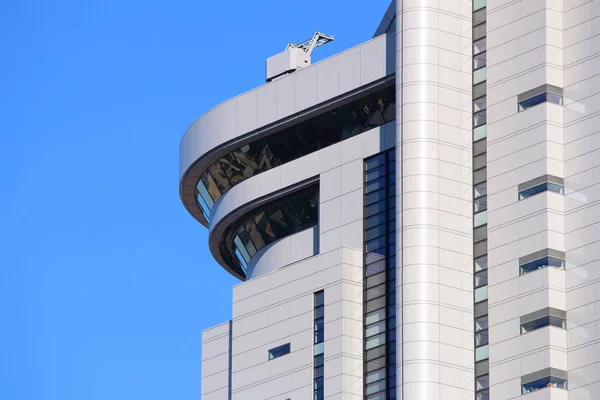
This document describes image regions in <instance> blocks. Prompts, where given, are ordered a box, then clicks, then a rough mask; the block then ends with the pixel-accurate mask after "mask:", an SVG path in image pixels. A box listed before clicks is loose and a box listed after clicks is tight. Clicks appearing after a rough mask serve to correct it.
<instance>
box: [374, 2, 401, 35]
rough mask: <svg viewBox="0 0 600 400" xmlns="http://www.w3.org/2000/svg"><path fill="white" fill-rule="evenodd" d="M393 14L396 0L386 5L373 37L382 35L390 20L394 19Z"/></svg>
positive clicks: (394, 14)
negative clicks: (386, 7)
mask: <svg viewBox="0 0 600 400" xmlns="http://www.w3.org/2000/svg"><path fill="white" fill-rule="evenodd" d="M395 16H396V0H392V2H391V3H390V5H389V6H388V9H387V11H386V12H385V14H384V15H383V18H382V19H381V22H380V23H379V26H378V27H377V30H376V31H375V34H374V35H373V37H377V36H379V35H383V34H384V33H385V32H386V31H387V29H388V27H389V26H390V24H391V23H392V20H393V19H394V17H395Z"/></svg>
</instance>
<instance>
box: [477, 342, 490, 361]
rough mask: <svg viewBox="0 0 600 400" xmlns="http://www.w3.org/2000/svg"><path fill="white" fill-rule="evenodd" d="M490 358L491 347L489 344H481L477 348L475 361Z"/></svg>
mask: <svg viewBox="0 0 600 400" xmlns="http://www.w3.org/2000/svg"><path fill="white" fill-rule="evenodd" d="M486 358H489V347H488V345H485V346H481V347H478V348H476V349H475V361H476V362H477V361H481V360H484V359H486Z"/></svg>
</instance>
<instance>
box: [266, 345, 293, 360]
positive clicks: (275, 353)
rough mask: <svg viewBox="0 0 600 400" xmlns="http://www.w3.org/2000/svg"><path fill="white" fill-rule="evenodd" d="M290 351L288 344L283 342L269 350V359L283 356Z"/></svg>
mask: <svg viewBox="0 0 600 400" xmlns="http://www.w3.org/2000/svg"><path fill="white" fill-rule="evenodd" d="M289 352H290V344H289V343H287V344H284V345H282V346H279V347H275V348H274V349H271V350H269V360H273V359H275V358H278V357H281V356H284V355H286V354H289Z"/></svg>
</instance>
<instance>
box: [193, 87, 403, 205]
mask: <svg viewBox="0 0 600 400" xmlns="http://www.w3.org/2000/svg"><path fill="white" fill-rule="evenodd" d="M395 96H396V90H395V87H394V86H391V87H387V88H384V89H381V90H380V91H378V92H376V93H374V94H372V95H368V96H365V97H362V98H360V99H357V100H355V101H353V102H351V103H349V104H345V105H342V106H340V107H338V108H337V109H334V110H330V111H327V112H325V113H323V114H321V115H318V116H315V117H314V118H312V119H309V120H307V121H304V122H301V123H299V124H296V125H294V126H291V127H289V128H286V129H284V130H282V131H280V132H277V133H275V134H273V135H270V136H268V137H265V138H262V139H258V140H256V141H254V142H252V143H250V144H247V145H244V146H242V147H241V148H239V149H236V150H234V151H232V152H230V153H228V154H226V155H225V156H223V157H221V158H220V159H219V160H217V161H216V162H214V163H213V164H212V165H211V166H210V167H209V168H208V169H207V170H206V171H205V172H204V174H203V175H202V176H201V179H200V181H199V182H198V185H199V186H198V188H197V189H196V196H197V197H198V198H201V199H202V201H200V200H199V201H198V204H199V205H200V206H202V207H203V212H204V213H205V214H206V215H208V214H210V209H211V208H212V206H213V204H214V202H215V201H216V200H217V199H218V198H219V197H221V195H222V194H223V193H225V192H226V191H228V190H229V189H231V187H233V186H235V185H237V184H238V183H240V182H242V181H244V180H245V179H248V178H250V177H252V176H255V175H257V174H260V173H261V172H264V171H267V170H269V169H271V168H274V167H277V166H279V165H282V164H285V163H287V162H290V161H293V160H295V159H298V158H300V157H303V156H305V155H307V154H310V153H312V152H315V151H317V150H320V149H322V148H325V147H327V146H330V145H332V144H334V143H338V142H340V141H342V140H345V139H348V138H351V137H353V136H356V135H358V134H360V133H362V132H365V131H367V130H370V129H373V128H376V127H378V126H381V125H383V124H385V123H387V122H390V121H393V120H394V118H395V108H396V107H395ZM200 186H203V187H200ZM206 207H207V208H208V209H205V208H206Z"/></svg>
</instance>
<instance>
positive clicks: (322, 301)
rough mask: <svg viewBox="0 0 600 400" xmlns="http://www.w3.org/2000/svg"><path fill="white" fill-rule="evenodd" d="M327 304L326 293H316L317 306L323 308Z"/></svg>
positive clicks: (321, 291) (320, 291)
mask: <svg viewBox="0 0 600 400" xmlns="http://www.w3.org/2000/svg"><path fill="white" fill-rule="evenodd" d="M324 304H325V291H324V290H319V291H318V292H316V293H315V306H322V305H324Z"/></svg>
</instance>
